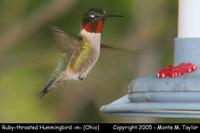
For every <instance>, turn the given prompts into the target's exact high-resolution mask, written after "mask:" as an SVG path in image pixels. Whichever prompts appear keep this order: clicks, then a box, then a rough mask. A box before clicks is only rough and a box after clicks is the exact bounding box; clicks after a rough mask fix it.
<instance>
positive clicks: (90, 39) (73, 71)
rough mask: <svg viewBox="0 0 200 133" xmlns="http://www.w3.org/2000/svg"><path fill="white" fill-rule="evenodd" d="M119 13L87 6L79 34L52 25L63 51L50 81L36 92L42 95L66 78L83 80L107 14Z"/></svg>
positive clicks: (94, 56)
mask: <svg viewBox="0 0 200 133" xmlns="http://www.w3.org/2000/svg"><path fill="white" fill-rule="evenodd" d="M111 17H122V16H121V15H116V14H107V13H106V11H105V10H102V9H99V8H91V9H88V10H87V11H86V12H85V13H84V15H83V19H82V26H81V30H80V32H79V35H78V36H75V35H71V34H69V33H66V32H64V31H63V30H62V29H60V28H58V27H55V26H53V27H52V29H53V30H54V31H55V32H57V35H56V36H57V38H59V40H60V43H62V46H63V47H65V48H63V49H64V54H63V56H62V58H61V60H60V62H59V63H58V65H57V67H56V69H55V71H54V72H53V74H52V75H51V77H50V79H49V81H48V82H47V84H46V85H45V87H44V88H43V90H42V91H41V92H40V93H39V94H38V96H39V97H40V98H41V97H43V96H44V95H45V94H46V93H48V92H49V91H51V90H53V89H54V88H56V87H58V86H61V87H64V85H65V82H66V81H68V80H83V79H85V78H86V77H87V75H88V73H89V72H90V70H91V69H92V68H93V67H94V65H95V64H96V62H97V60H98V59H99V57H100V47H101V33H102V29H103V26H104V21H105V19H106V18H111Z"/></svg>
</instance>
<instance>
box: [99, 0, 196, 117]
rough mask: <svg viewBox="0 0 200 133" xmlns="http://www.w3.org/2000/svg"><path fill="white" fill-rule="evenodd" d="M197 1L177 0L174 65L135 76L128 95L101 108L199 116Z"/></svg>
mask: <svg viewBox="0 0 200 133" xmlns="http://www.w3.org/2000/svg"><path fill="white" fill-rule="evenodd" d="M199 6H200V0H179V6H178V36H177V38H176V39H175V45H174V47H175V49H174V66H170V67H165V68H163V69H161V70H160V71H158V72H157V73H156V74H154V75H150V76H147V77H143V78H137V79H134V80H133V81H131V83H130V84H129V91H128V94H127V95H126V96H124V97H122V98H120V99H118V100H116V101H114V102H112V103H110V104H108V105H104V106H102V107H101V111H102V112H105V113H111V114H119V115H128V116H143V117H166V118H200V7H199Z"/></svg>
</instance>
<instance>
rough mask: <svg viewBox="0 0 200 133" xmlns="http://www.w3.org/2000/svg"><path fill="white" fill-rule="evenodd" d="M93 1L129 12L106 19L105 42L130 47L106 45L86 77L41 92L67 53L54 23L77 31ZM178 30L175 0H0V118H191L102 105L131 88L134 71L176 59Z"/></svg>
mask: <svg viewBox="0 0 200 133" xmlns="http://www.w3.org/2000/svg"><path fill="white" fill-rule="evenodd" d="M92 7H98V8H102V9H105V10H106V11H107V12H109V13H116V14H122V15H123V16H124V17H123V18H122V19H113V20H111V19H109V20H106V22H105V26H104V30H103V35H102V42H103V43H105V44H106V45H108V46H112V47H116V48H122V49H128V50H131V51H132V52H123V51H114V50H108V49H102V53H101V57H100V60H99V61H98V63H97V64H96V66H95V67H94V69H93V70H92V71H91V72H90V74H89V75H88V77H87V78H86V79H85V80H84V81H70V82H68V84H67V85H66V87H65V88H57V89H55V90H54V91H52V92H51V93H49V94H48V95H46V96H45V97H44V98H43V99H42V100H38V99H37V98H36V94H37V93H38V92H39V91H41V89H42V88H43V86H44V85H45V84H46V82H47V81H48V78H49V76H50V75H51V72H52V71H53V70H54V68H55V67H56V65H57V62H58V61H59V58H60V55H61V52H60V51H59V49H58V46H57V44H56V42H55V39H54V38H53V37H52V34H51V32H50V30H49V28H48V25H49V24H52V25H56V26H60V27H63V28H64V29H65V31H69V32H72V33H75V34H78V32H79V31H80V28H81V21H82V15H83V13H84V12H85V11H86V10H87V9H88V8H92ZM176 32H177V1H176V0H173V1H169V0H148V1H147V0H129V1H124V0H32V1H31V0H15V1H13V0H0V122H184V121H186V120H184V119H179V120H177V119H154V118H142V117H120V116H113V115H108V114H103V113H101V112H100V111H99V108H100V107H101V106H102V105H104V104H108V103H110V102H112V101H114V100H116V99H117V98H119V97H121V96H123V95H125V94H127V91H128V84H129V82H130V81H131V80H132V79H134V78H136V77H138V76H146V75H148V74H151V73H154V72H156V71H157V70H158V69H159V68H160V67H163V66H166V65H170V64H172V63H173V41H174V38H175V37H176ZM187 121H188V120H187ZM190 121H193V120H190Z"/></svg>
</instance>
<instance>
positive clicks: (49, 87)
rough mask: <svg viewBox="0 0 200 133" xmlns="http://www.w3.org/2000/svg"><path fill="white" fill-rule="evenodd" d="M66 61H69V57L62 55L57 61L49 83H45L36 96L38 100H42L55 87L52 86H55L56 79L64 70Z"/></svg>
mask: <svg viewBox="0 0 200 133" xmlns="http://www.w3.org/2000/svg"><path fill="white" fill-rule="evenodd" d="M68 61H69V56H67V55H66V54H64V55H63V56H62V58H61V60H60V61H59V63H58V65H57V67H56V69H55V70H54V72H53V74H52V75H51V77H50V79H49V81H48V82H47V84H46V85H45V87H44V88H43V90H42V91H41V92H40V93H39V94H38V96H39V98H42V97H43V96H44V95H45V94H46V93H47V92H49V91H51V90H52V89H53V88H54V87H55V86H54V85H55V81H56V79H58V78H59V76H60V75H61V74H62V73H63V72H64V70H65V69H66V66H67V64H68Z"/></svg>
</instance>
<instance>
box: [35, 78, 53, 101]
mask: <svg viewBox="0 0 200 133" xmlns="http://www.w3.org/2000/svg"><path fill="white" fill-rule="evenodd" d="M54 81H55V80H50V81H49V82H48V83H47V85H46V86H45V87H44V89H43V90H42V91H41V92H40V93H38V94H37V97H39V99H41V98H42V97H43V96H44V95H45V94H47V93H48V92H49V91H51V90H52V84H53V83H54Z"/></svg>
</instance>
